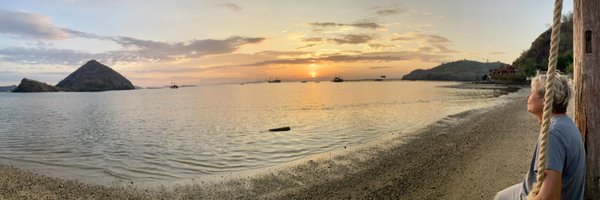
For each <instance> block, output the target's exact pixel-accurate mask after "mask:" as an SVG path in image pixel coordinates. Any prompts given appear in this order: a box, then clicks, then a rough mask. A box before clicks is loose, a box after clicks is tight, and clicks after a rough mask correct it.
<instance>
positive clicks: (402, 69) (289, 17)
mask: <svg viewBox="0 0 600 200" xmlns="http://www.w3.org/2000/svg"><path fill="white" fill-rule="evenodd" d="M553 3H554V1H540V0H453V1H447V0H402V1H400V0H397V1H392V0H382V1H378V0H372V1H365V0H328V1H322V0H303V1H296V0H252V1H250V0H238V1H217V0H209V1H205V0H178V1H158V0H2V1H0V85H13V84H14V85H16V84H18V83H19V82H20V80H21V79H22V78H30V79H34V80H38V81H42V82H46V83H49V84H56V83H58V82H59V81H60V80H62V79H63V78H65V77H66V76H67V75H68V74H70V73H71V72H73V71H75V70H76V69H77V68H78V67H80V66H81V65H83V64H85V62H87V61H88V60H91V59H95V60H97V61H99V62H101V63H103V64H105V65H107V66H109V67H111V68H113V69H114V70H116V71H118V72H119V73H121V74H123V75H124V76H125V77H127V78H128V79H129V80H131V81H132V82H133V84H134V85H138V86H144V87H148V86H163V85H168V84H170V83H171V82H176V83H178V84H216V83H241V82H256V81H265V80H269V79H270V78H271V79H281V80H284V81H300V80H309V81H310V80H330V79H331V78H333V77H334V76H341V77H343V78H375V77H379V76H381V75H386V76H387V77H388V78H401V77H402V76H403V75H405V74H407V73H409V72H411V71H412V70H415V69H428V68H432V67H435V66H437V65H440V64H442V63H445V62H450V61H456V60H462V59H468V60H475V61H481V62H488V61H489V62H495V61H501V62H504V63H512V61H514V60H515V59H516V58H517V57H518V56H519V55H520V54H521V53H522V52H523V51H524V50H526V49H528V48H529V47H530V46H531V42H533V40H534V39H535V38H536V37H537V36H539V35H540V34H541V33H542V32H543V31H545V30H546V29H548V28H549V26H550V24H551V22H552V12H553V6H554V5H553ZM572 10H573V2H572V1H565V3H564V8H563V13H567V12H572Z"/></svg>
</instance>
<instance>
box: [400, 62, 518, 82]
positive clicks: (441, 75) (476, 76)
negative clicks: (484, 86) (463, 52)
mask: <svg viewBox="0 0 600 200" xmlns="http://www.w3.org/2000/svg"><path fill="white" fill-rule="evenodd" d="M504 65H506V64H504V63H501V62H493V63H482V62H477V61H471V60H460V61H454V62H449V63H444V64H441V65H439V66H437V67H434V68H431V69H427V70H423V69H417V70H414V71H412V72H410V73H409V74H407V75H405V76H404V77H402V80H438V81H481V80H484V79H485V78H484V76H486V75H487V74H488V73H489V70H490V69H494V68H499V67H501V66H504Z"/></svg>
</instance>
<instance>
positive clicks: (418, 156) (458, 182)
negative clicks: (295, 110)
mask: <svg viewBox="0 0 600 200" xmlns="http://www.w3.org/2000/svg"><path fill="white" fill-rule="evenodd" d="M527 93H528V88H524V89H521V90H520V91H518V92H516V93H512V94H509V95H508V96H503V98H505V100H506V103H502V104H500V105H497V106H494V107H491V108H485V109H479V110H472V111H468V112H464V113H460V114H457V115H452V116H448V117H446V118H444V119H442V120H440V121H438V122H436V123H434V124H432V125H430V126H428V127H426V128H424V129H421V130H418V131H415V132H412V133H403V134H398V133H392V134H390V135H388V136H383V137H381V138H379V139H377V141H372V142H369V143H368V144H355V145H349V146H346V147H344V148H340V149H338V150H335V151H333V152H328V153H325V154H319V155H316V156H311V157H309V158H305V159H301V160H297V161H294V162H292V163H286V164H282V165H277V166H273V167H269V168H268V169H260V170H253V171H252V172H248V173H240V174H235V175H231V177H227V178H224V179H223V180H221V181H213V182H210V183H208V182H206V183H203V180H195V181H194V184H187V185H178V186H165V187H158V188H156V187H153V188H145V187H138V186H136V184H135V183H132V184H131V186H125V187H123V186H118V187H116V186H115V187H110V186H100V185H89V184H84V183H81V182H78V181H76V180H64V179H59V178H52V177H48V176H44V175H38V174H35V173H34V172H29V171H25V170H20V169H17V168H15V167H11V166H1V167H0V199H347V198H351V199H491V198H493V196H494V194H495V193H496V192H497V191H499V190H501V189H503V188H505V187H508V186H510V185H512V184H515V183H517V182H519V181H522V179H523V177H524V176H525V173H526V171H527V167H528V166H527V165H528V163H529V160H530V156H531V154H532V152H533V147H534V145H535V139H536V138H537V134H538V131H539V126H538V123H537V119H535V117H534V116H533V115H531V114H530V113H528V112H527V110H526V95H527ZM398 135H401V136H398Z"/></svg>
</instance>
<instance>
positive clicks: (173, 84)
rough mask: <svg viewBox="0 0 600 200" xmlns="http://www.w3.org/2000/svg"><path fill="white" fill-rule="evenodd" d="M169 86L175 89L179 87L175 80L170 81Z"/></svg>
mask: <svg viewBox="0 0 600 200" xmlns="http://www.w3.org/2000/svg"><path fill="white" fill-rule="evenodd" d="M169 88H171V89H177V88H179V86H178V85H177V84H175V82H172V83H171V86H169Z"/></svg>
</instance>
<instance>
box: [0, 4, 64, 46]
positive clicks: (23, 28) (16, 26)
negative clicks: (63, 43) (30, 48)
mask: <svg viewBox="0 0 600 200" xmlns="http://www.w3.org/2000/svg"><path fill="white" fill-rule="evenodd" d="M0 24H1V26H0V33H2V34H10V35H16V36H20V37H25V38H30V39H44V40H60V39H65V38H67V37H68V36H69V33H68V31H66V30H65V29H64V28H61V27H58V26H56V25H54V24H53V23H52V21H51V20H50V17H47V16H43V15H39V14H35V13H28V12H22V11H9V10H4V9H0Z"/></svg>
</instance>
